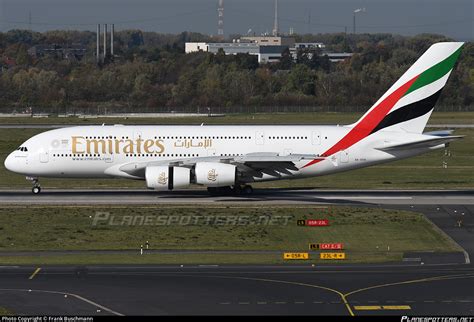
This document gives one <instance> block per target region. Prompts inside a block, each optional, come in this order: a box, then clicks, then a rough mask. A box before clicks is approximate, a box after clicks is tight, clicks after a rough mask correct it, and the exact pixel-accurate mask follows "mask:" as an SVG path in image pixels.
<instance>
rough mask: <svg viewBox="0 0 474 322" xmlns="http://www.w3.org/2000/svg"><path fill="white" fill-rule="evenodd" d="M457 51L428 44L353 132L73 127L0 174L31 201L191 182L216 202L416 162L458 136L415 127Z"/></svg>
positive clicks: (42, 138) (43, 139) (21, 152)
mask: <svg viewBox="0 0 474 322" xmlns="http://www.w3.org/2000/svg"><path fill="white" fill-rule="evenodd" d="M462 45H463V43H460V42H445V43H437V44H434V45H432V46H431V47H430V48H429V49H428V50H427V51H426V52H425V53H424V54H423V55H422V56H421V57H420V58H419V59H418V61H416V63H415V64H414V65H413V66H411V67H410V68H409V69H408V71H407V72H405V74H403V76H402V77H401V78H400V79H399V80H398V81H397V82H396V83H395V84H394V85H393V86H392V87H391V88H390V89H389V90H388V91H387V92H386V93H385V94H384V95H383V96H382V97H381V98H380V99H379V100H378V101H377V102H376V103H375V104H374V105H373V106H372V107H371V108H370V109H369V110H368V111H367V112H366V113H365V114H364V115H363V116H362V117H361V118H360V119H359V120H358V121H357V122H356V123H354V124H351V125H344V126H339V125H338V126H313V125H291V126H290V125H284V126H280V125H265V126H262V125H254V126H252V125H246V126H208V125H202V126H174V125H173V126H124V125H113V126H78V127H70V128H62V129H56V130H51V131H47V132H44V133H41V134H38V135H36V136H34V137H32V138H30V139H29V140H27V141H26V142H25V143H23V144H22V145H21V146H20V147H19V148H18V149H17V150H16V151H14V152H12V153H11V154H10V155H9V156H8V157H7V159H6V160H5V167H6V168H7V169H8V170H10V171H13V172H16V173H19V174H23V175H26V176H27V179H30V180H32V182H33V189H32V191H33V193H35V194H37V193H39V192H40V191H41V189H40V186H39V182H38V178H39V177H55V178H95V179H97V178H128V179H139V180H145V181H146V185H147V187H148V188H150V189H155V190H173V189H179V188H184V187H188V186H189V185H191V184H198V185H203V186H206V187H207V188H208V190H209V192H210V193H211V194H220V193H251V192H252V187H251V186H250V184H251V183H252V182H258V181H269V180H279V179H298V178H305V177H315V176H322V175H327V174H332V173H338V172H342V171H347V170H352V169H358V168H363V167H367V166H371V165H375V164H380V163H384V162H388V161H395V160H400V159H403V158H408V157H412V156H416V155H419V154H422V153H425V152H429V151H432V150H436V149H440V148H443V147H445V146H446V144H448V143H449V142H451V141H453V140H455V139H458V138H461V136H452V135H451V132H450V131H437V132H429V133H423V129H424V128H425V126H426V123H427V122H428V119H429V117H430V115H431V113H432V111H433V108H434V106H435V103H436V101H437V99H438V97H439V96H440V93H441V90H442V89H443V87H444V86H445V84H446V81H447V80H448V77H449V75H450V73H451V71H452V70H453V66H454V64H455V62H456V60H457V58H458V57H459V54H460V52H461V47H462Z"/></svg>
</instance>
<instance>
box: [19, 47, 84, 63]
mask: <svg viewBox="0 0 474 322" xmlns="http://www.w3.org/2000/svg"><path fill="white" fill-rule="evenodd" d="M86 51H87V49H86V47H85V46H83V45H81V44H73V45H70V46H62V45H57V44H52V45H36V46H33V47H31V48H29V49H28V54H29V55H30V56H31V57H33V58H40V57H44V56H53V57H55V58H59V59H70V60H81V59H82V57H84V55H85V54H86Z"/></svg>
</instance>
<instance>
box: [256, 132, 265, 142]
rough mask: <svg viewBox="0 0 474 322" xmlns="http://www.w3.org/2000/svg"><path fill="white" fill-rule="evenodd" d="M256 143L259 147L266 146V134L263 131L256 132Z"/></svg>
mask: <svg viewBox="0 0 474 322" xmlns="http://www.w3.org/2000/svg"><path fill="white" fill-rule="evenodd" d="M255 143H257V145H264V144H265V132H263V131H257V132H255Z"/></svg>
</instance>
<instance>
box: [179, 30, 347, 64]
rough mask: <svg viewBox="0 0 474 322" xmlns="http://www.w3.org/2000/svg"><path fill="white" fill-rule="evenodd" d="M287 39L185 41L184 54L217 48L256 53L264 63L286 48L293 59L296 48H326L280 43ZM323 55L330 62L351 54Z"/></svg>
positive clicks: (229, 52)
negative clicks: (211, 41) (212, 41)
mask: <svg viewBox="0 0 474 322" xmlns="http://www.w3.org/2000/svg"><path fill="white" fill-rule="evenodd" d="M289 39H290V40H291V39H292V38H282V37H242V38H241V39H239V40H234V41H233V42H218V43H205V42H187V43H186V44H185V52H186V54H189V53H194V52H199V51H203V52H210V53H213V54H217V53H218V52H219V50H220V49H222V50H223V51H224V53H225V54H226V55H237V54H249V55H256V56H257V57H258V62H259V63H260V64H265V63H273V62H278V61H280V59H281V57H282V54H283V52H284V51H285V50H286V49H289V50H290V54H291V55H292V56H293V59H296V57H297V52H298V50H301V49H306V48H309V49H311V48H318V49H322V50H324V49H325V48H326V46H325V45H324V44H323V43H320V42H300V43H295V42H294V40H293V43H292V45H287V44H282V43H283V42H288V41H290V40H289ZM290 43H291V41H290ZM323 55H328V56H329V59H330V60H331V61H332V62H339V61H342V60H344V59H347V58H349V57H350V56H352V54H350V53H323Z"/></svg>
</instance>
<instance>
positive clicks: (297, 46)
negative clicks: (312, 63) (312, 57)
mask: <svg viewBox="0 0 474 322" xmlns="http://www.w3.org/2000/svg"><path fill="white" fill-rule="evenodd" d="M293 48H294V49H295V50H298V49H308V48H310V49H312V48H319V49H324V48H326V45H324V44H323V43H322V42H296V43H295V44H294V46H293Z"/></svg>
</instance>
